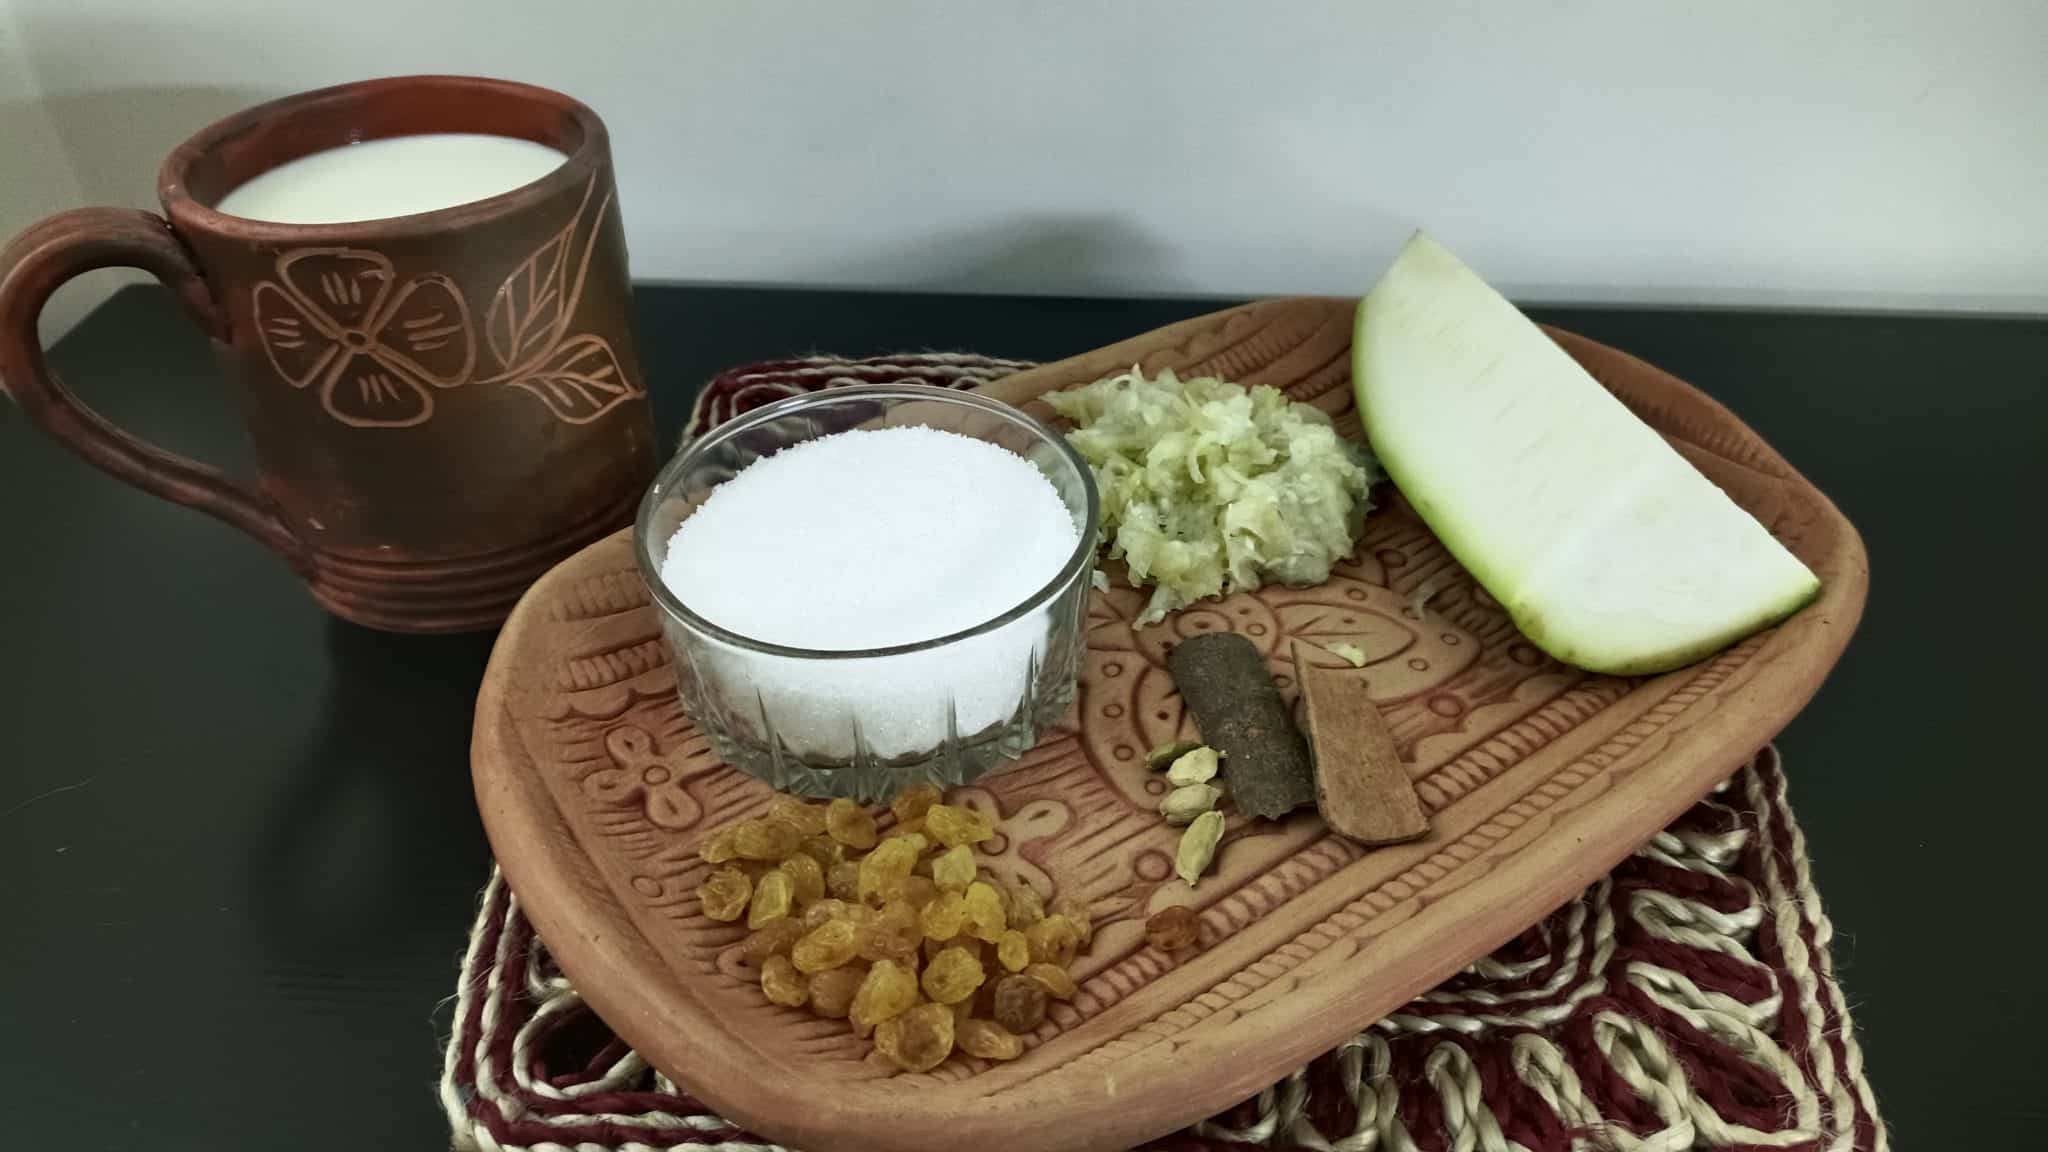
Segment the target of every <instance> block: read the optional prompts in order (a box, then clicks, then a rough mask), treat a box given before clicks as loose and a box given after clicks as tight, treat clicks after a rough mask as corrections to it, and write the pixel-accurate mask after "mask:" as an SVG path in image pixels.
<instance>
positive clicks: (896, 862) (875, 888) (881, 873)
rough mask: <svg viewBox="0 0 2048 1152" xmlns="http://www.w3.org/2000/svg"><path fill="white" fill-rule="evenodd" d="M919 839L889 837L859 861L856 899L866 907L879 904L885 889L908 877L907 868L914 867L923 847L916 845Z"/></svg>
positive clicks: (919, 844) (908, 871)
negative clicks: (866, 904)
mask: <svg viewBox="0 0 2048 1152" xmlns="http://www.w3.org/2000/svg"><path fill="white" fill-rule="evenodd" d="M921 839H922V837H910V836H891V837H889V838H888V839H887V840H884V841H882V842H881V843H880V844H877V845H875V850H874V851H873V852H870V853H868V854H867V855H866V856H864V857H862V858H861V862H860V898H861V899H862V900H863V901H865V902H867V903H870V904H873V903H877V902H879V901H880V900H881V899H882V897H883V893H885V892H887V891H888V890H889V886H890V885H892V884H895V883H896V882H897V881H899V880H903V879H905V878H907V877H908V876H909V875H910V868H911V865H913V864H916V863H917V854H918V851H919V850H920V849H922V848H923V847H924V845H923V844H921V843H919V841H920V840H921Z"/></svg>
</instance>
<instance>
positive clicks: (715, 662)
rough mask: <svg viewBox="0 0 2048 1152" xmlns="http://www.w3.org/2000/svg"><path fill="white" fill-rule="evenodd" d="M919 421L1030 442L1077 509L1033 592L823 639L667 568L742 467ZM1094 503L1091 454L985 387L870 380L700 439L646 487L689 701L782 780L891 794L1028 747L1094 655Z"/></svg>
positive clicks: (722, 748) (789, 787)
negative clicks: (1048, 573)
mask: <svg viewBox="0 0 2048 1152" xmlns="http://www.w3.org/2000/svg"><path fill="white" fill-rule="evenodd" d="M918 425H921V426H924V427H928V428H936V429H940V430H943V431H947V432H956V433H959V434H961V435H963V436H972V437H974V438H975V439H978V440H985V441H989V442H991V443H994V444H997V445H1000V446H1001V447H1003V448H1006V449H1008V450H1010V451H1011V452H1014V453H1016V454H1017V455H1019V456H1022V457H1023V458H1025V459H1026V460H1028V461H1030V462H1031V463H1033V464H1035V465H1036V466H1037V467H1038V469H1039V471H1040V472H1042V473H1044V475H1045V476H1046V478H1047V479H1049V480H1051V481H1052V485H1053V487H1054V489H1055V490H1057V491H1058V493H1059V496H1060V499H1061V501H1062V502H1064V503H1065V505H1066V507H1067V511H1068V512H1069V513H1071V514H1072V516H1073V518H1074V528H1075V530H1076V532H1077V533H1078V542H1077V543H1076V545H1075V547H1074V551H1073V553H1072V554H1071V555H1070V556H1068V557H1067V560H1066V563H1065V564H1063V565H1062V566H1061V567H1060V570H1059V571H1058V573H1057V574H1055V575H1054V576H1053V577H1052V579H1051V580H1050V581H1048V582H1047V583H1046V584H1045V585H1044V586H1043V587H1042V588H1040V589H1038V591H1037V592H1035V593H1033V594H1032V595H1031V596H1030V597H1029V598H1028V599H1026V600H1025V601H1024V602H1023V603H1020V604H1017V605H1016V606H1014V607H1012V608H1010V609H1009V610H1008V611H1005V612H1003V613H1002V614H1001V615H999V616H996V617H995V618H993V619H990V620H987V621H984V622H983V623H980V624H977V625H975V626H974V627H972V628H968V629H965V630H963V631H960V632H955V633H952V634H951V635H947V636H939V637H935V638H933V639H930V640H923V641H919V642H917V643H913V644H900V645H895V646H893V647H888V648H871V649H862V650H857V651H820V650H813V649H807V648H792V647H788V646H785V645H781V644H770V643H766V642H763V641H759V640H755V639H752V638H750V637H747V636H742V635H739V634H737V633H734V632H731V631H729V630H727V629H725V628H721V627H719V626H718V625H717V624H714V623H712V622H711V621H709V620H707V619H705V618H704V617H702V616H699V615H698V614H697V613H696V612H694V611H692V610H691V608H690V606H689V605H688V604H685V603H683V602H682V601H681V600H679V599H677V598H676V596H675V595H674V593H672V592H671V591H669V588H668V586H667V585H666V584H665V583H664V582H663V581H662V577H661V569H662V561H663V560H664V559H665V557H666V555H667V551H668V546H669V542H670V540H672V539H673V538H674V536H675V532H676V528H677V526H678V525H680V524H681V523H682V522H683V521H684V520H685V519H687V518H688V517H689V516H690V514H691V513H692V512H694V511H695V510H696V509H697V507H698V506H699V505H701V504H702V503H703V502H704V500H705V499H706V498H707V497H708V496H709V495H710V494H711V490H712V489H713V488H715V487H717V486H718V485H719V484H721V483H723V482H725V481H726V480H729V479H731V478H732V477H733V476H734V475H736V474H737V473H738V472H739V471H740V469H742V468H745V467H746V466H747V465H749V464H751V463H753V462H754V461H756V460H759V459H760V458H762V457H764V456H770V455H773V454H774V453H775V452H777V451H780V450H781V449H783V448H786V447H789V446H790V445H792V444H797V443H800V442H802V441H805V440H812V439H816V438H818V437H820V436H826V435H830V434H831V433H834V432H840V431H845V430H848V429H852V428H886V427H900V426H918ZM945 482H946V480H945V478H944V477H934V478H933V483H938V484H943V483H945ZM1097 516H1098V509H1097V502H1096V493H1095V484H1094V480H1093V478H1092V477H1091V475H1090V474H1089V471H1088V465H1087V463H1086V462H1085V461H1083V460H1082V459H1081V458H1080V456H1079V455H1077V454H1076V453H1075V452H1074V450H1073V449H1072V448H1070V447H1068V445H1067V442H1066V439H1065V438H1064V437H1062V436H1061V435H1060V434H1059V433H1058V432H1055V431H1054V430H1052V429H1051V428H1048V427H1047V426H1046V425H1044V424H1042V423H1040V422H1039V421H1037V420H1034V419H1032V418H1031V417H1029V416H1026V415H1025V414H1024V413H1022V412H1020V411H1018V410H1017V409H1015V408H1012V407H1010V406H1009V405H1007V404H1003V403H1000V402H998V401H995V400H990V399H987V398H985V397H982V396H978V395H975V394H973V393H968V392H955V391H950V390H948V389H944V388H932V387H927V386H924V385H919V384H870V385H857V386H853V387H846V388H834V389H828V390H826V391H822V392H814V393H810V394H808V395H804V396H794V397H791V398H789V399H787V400H783V401H780V402H777V403H774V404H770V405H768V406H766V407H764V408H760V409H757V410H756V411H754V412H751V413H748V414H747V415H745V416H741V417H738V418H736V419H733V420H730V421H728V422H726V423H725V424H722V425H720V426H719V427H717V428H715V429H713V430H712V431H710V432H708V433H706V434H705V435H703V436H702V437H699V438H698V439H696V440H694V441H692V442H691V443H689V444H688V445H686V446H685V447H684V448H683V450H682V451H681V452H680V453H679V454H677V456H676V457H675V458H674V459H673V460H671V461H669V463H668V464H667V466H666V467H664V468H663V469H662V470H661V473H660V475H658V476H657V477H656V478H655V481H654V486H653V487H651V488H650V489H648V492H647V497H646V499H644V500H643V501H641V504H640V514H639V517H638V520H637V521H636V523H635V524H634V529H633V538H634V551H635V553H636V554H637V556H638V558H639V563H640V573H641V575H642V576H643V577H645V579H646V581H647V586H648V588H649V589H650V591H651V592H652V593H653V596H654V602H655V605H656V607H657V608H658V610H659V611H660V613H661V619H662V631H663V634H664V635H665V636H666V638H667V641H668V647H669V655H670V657H671V658H672V663H673V665H674V667H675V672H676V683H677V687H678V689H679V690H680V692H681V695H682V703H683V709H684V711H686V712H687V713H689V716H690V719H691V720H692V721H693V722H694V723H695V724H696V726H697V728H698V729H699V730H700V731H702V732H703V733H704V735H705V736H706V737H707V738H708V739H709V740H710V742H711V747H712V748H713V750H715V751H716V752H717V753H718V754H719V755H720V756H721V757H723V758H724V759H725V760H726V762H728V763H730V764H731V765H733V766H734V767H735V768H738V769H740V770H741V771H743V772H746V773H748V774H750V775H753V776H757V777H759V778H761V779H762V780H765V781H767V782H768V783H769V784H772V785H773V786H775V787H776V788H779V789H782V790H784V791H788V792H794V793H797V794H799V795H804V796H847V797H851V798H854V799H857V800H882V799H887V798H889V797H891V796H894V795H895V794H896V793H898V792H900V791H902V790H903V789H905V788H907V787H909V786H911V785H913V784H918V783H922V782H927V781H929V782H931V783H933V784H937V785H939V786H940V787H942V788H944V787H951V786H953V785H957V784H964V783H967V782H968V781H970V780H973V779H975V778H977V777H979V776H981V775H982V774H983V773H985V772H987V771H988V770H989V769H990V768H991V767H992V766H994V765H995V764H997V763H999V762H1000V761H1002V760H1003V759H1005V758H1014V757H1017V756H1020V755H1022V754H1023V753H1024V751H1025V750H1026V749H1028V748H1030V747H1031V746H1032V745H1033V744H1035V743H1036V742H1037V741H1038V737H1039V734H1040V733H1041V732H1043V731H1045V730H1046V729H1047V728H1049V727H1051V726H1052V725H1054V724H1056V723H1058V722H1059V720H1060V718H1061V717H1062V716H1064V715H1065V714H1066V711H1067V708H1068V706H1069V705H1070V704H1071V703H1072V702H1073V698H1074V683H1075V678H1076V676H1077V674H1078V672H1079V669H1080V660H1081V652H1082V646H1083V641H1082V636H1083V631H1084V620H1083V617H1084V614H1085V613H1086V611H1087V599H1088V590H1089V580H1090V573H1091V572H1092V571H1093V569H1094V559H1095V533H1096V525H1097ZM817 574H818V578H819V579H821V580H829V579H831V578H832V558H831V557H829V556H820V557H818V569H817Z"/></svg>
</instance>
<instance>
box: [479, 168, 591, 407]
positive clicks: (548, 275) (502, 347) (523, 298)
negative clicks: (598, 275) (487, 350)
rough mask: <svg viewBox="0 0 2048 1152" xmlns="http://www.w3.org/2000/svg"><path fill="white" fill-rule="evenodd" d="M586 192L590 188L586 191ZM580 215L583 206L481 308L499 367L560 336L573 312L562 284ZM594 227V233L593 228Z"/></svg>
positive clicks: (521, 360)
mask: <svg viewBox="0 0 2048 1152" xmlns="http://www.w3.org/2000/svg"><path fill="white" fill-rule="evenodd" d="M585 195H586V196H588V195H589V193H588V192H587V191H586V192H585ZM582 214H583V209H582V208H581V207H579V208H577V210H576V216H575V217H571V218H570V220H569V226H568V227H566V228H564V229H562V230H561V231H560V232H557V233H555V235H554V237H553V238H552V239H550V240H549V241H548V242H547V243H545V244H543V245H541V246H540V250H539V251H537V252H535V253H534V254H533V255H531V256H528V257H527V258H526V260H525V261H524V262H523V263H521V264H520V265H519V267H517V268H515V269H513V270H512V274H511V275H510V276H508V277H506V278H505V283H504V284H503V285H501V286H500V287H499V288H498V294H497V295H495V296H493V297H491V306H490V308H489V310H487V311H486V312H485V313H484V336H485V338H486V339H487V340H488V341H489V342H490V346H491V355H492V356H494V357H496V358H497V361H498V367H500V368H506V369H510V368H512V367H514V366H515V365H520V364H523V363H524V362H525V359H526V357H527V356H529V355H531V354H532V353H533V352H535V351H537V350H540V351H544V350H545V349H546V348H547V347H548V346H549V345H550V343H551V342H552V341H554V340H556V339H558V338H559V337H560V336H561V333H562V327H563V325H565V324H566V323H568V320H569V313H570V311H571V309H570V308H569V307H566V305H567V304H568V303H569V293H568V292H567V291H565V289H566V288H567V285H566V283H564V281H565V280H566V279H567V278H568V269H569V256H570V251H571V249H570V241H572V240H573V239H575V236H576V223H577V218H578V217H581V216H582ZM592 232H593V234H595V229H593V230H592ZM578 286H579V287H580V286H581V276H580V275H579V277H578Z"/></svg>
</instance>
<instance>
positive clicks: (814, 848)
mask: <svg viewBox="0 0 2048 1152" xmlns="http://www.w3.org/2000/svg"><path fill="white" fill-rule="evenodd" d="M797 851H799V852H802V853H803V854H804V855H806V856H809V857H810V858H811V859H813V860H816V861H817V862H818V867H819V868H821V869H823V870H824V871H827V872H830V871H831V870H832V866H833V865H834V864H837V863H839V862H840V861H841V860H844V859H846V845H844V844H841V843H840V842H839V841H837V840H834V839H833V838H831V837H830V836H806V837H804V842H803V843H802V844H799V845H797Z"/></svg>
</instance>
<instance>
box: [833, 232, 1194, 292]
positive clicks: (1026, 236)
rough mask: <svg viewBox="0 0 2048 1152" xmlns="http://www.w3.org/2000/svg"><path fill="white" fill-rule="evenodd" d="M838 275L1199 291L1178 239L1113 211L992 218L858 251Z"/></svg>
mask: <svg viewBox="0 0 2048 1152" xmlns="http://www.w3.org/2000/svg"><path fill="white" fill-rule="evenodd" d="M828 274H829V276H830V278H831V279H834V280H840V281H843V282H847V283H856V284H892V285H902V286H904V287H907V288H918V289H930V290H933V291H939V292H990V293H994V292H1025V293H1031V292H1059V293H1062V294H1079V295H1105V296H1108V295H1124V294H1129V293H1133V292H1150V293H1153V294H1159V293H1167V294H1176V293H1184V292H1192V291H1193V288H1194V286H1193V283H1192V281H1190V280H1189V278H1188V277H1187V275H1186V274H1185V272H1183V271H1182V270H1181V269H1180V267H1179V259H1178V256H1177V254H1176V253H1175V251H1174V249H1173V248H1172V246H1171V245H1168V244H1166V243H1164V242H1162V241H1161V240H1160V239H1159V238H1158V237H1156V236H1154V235H1152V234H1150V233H1148V232H1146V231H1145V230H1144V229H1143V227H1142V226H1140V225H1138V224H1136V223H1134V222H1132V221H1130V220H1127V219H1120V218H1116V217H1111V216H1096V215H1038V216H1016V217H1011V218H1006V219H992V220H989V221H986V222H984V223H980V224H976V225H973V226H970V227H956V228H951V229H947V230H943V231H937V232H932V233H929V234H927V235H924V236H920V237H918V238H916V239H915V240H913V241H911V242H909V243H899V244H894V245H890V246H888V247H886V248H880V249H876V250H874V251H871V252H854V253H850V254H848V255H847V256H845V257H843V258H842V259H840V260H837V261H835V262H834V264H833V265H832V266H831V267H830V268H829V269H828Z"/></svg>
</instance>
